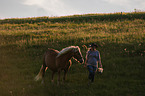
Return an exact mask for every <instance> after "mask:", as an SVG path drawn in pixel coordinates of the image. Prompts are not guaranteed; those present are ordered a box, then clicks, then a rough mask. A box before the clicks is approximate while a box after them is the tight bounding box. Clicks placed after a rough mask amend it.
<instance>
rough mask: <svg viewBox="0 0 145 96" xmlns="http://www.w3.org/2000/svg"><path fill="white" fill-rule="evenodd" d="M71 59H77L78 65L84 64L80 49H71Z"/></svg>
mask: <svg viewBox="0 0 145 96" xmlns="http://www.w3.org/2000/svg"><path fill="white" fill-rule="evenodd" d="M73 57H74V58H75V59H77V60H78V61H79V62H80V63H83V62H84V59H83V57H82V53H81V51H80V48H79V47H78V46H76V48H74V49H73Z"/></svg>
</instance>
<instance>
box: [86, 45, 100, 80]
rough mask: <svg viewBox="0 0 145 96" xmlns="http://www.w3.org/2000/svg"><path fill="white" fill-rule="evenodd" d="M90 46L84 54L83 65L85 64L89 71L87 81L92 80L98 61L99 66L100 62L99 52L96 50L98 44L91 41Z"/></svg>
mask: <svg viewBox="0 0 145 96" xmlns="http://www.w3.org/2000/svg"><path fill="white" fill-rule="evenodd" d="M90 47H91V48H90V49H89V50H88V51H87V54H86V60H85V67H86V66H87V69H88V71H89V82H94V76H95V73H96V71H97V68H98V63H99V65H100V66H99V67H101V68H102V64H101V57H100V52H99V51H98V50H96V48H97V47H98V46H97V45H96V44H95V43H92V44H91V45H90Z"/></svg>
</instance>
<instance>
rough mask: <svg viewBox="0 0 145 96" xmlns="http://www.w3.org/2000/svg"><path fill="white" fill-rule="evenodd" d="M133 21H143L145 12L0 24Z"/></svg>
mask: <svg viewBox="0 0 145 96" xmlns="http://www.w3.org/2000/svg"><path fill="white" fill-rule="evenodd" d="M125 19H127V20H134V19H145V12H132V13H124V12H120V13H110V14H86V15H73V16H62V17H33V18H12V19H4V20H0V24H6V23H8V24H24V23H29V24H34V23H40V22H50V23H56V22H58V23H65V22H74V23H82V22H90V23H91V22H97V21H116V20H125Z"/></svg>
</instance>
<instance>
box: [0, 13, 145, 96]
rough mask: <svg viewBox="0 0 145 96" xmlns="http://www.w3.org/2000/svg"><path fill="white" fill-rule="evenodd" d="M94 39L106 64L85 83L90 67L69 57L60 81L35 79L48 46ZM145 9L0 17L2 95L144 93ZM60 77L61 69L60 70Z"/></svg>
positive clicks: (137, 95) (85, 44) (118, 95)
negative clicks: (65, 77)
mask: <svg viewBox="0 0 145 96" xmlns="http://www.w3.org/2000/svg"><path fill="white" fill-rule="evenodd" d="M94 42H95V43H97V44H98V46H99V47H98V49H97V50H99V51H100V54H101V61H102V65H103V68H104V72H103V73H102V74H98V73H96V76H95V82H94V83H93V84H91V85H90V86H88V85H87V84H88V71H87V69H86V68H84V67H83V64H82V65H81V64H79V63H78V62H77V61H75V60H73V59H72V62H73V64H72V66H71V68H70V70H69V71H68V74H67V79H66V81H65V83H64V84H60V86H57V74H55V79H54V80H55V81H54V84H52V83H51V71H50V70H49V69H48V70H47V71H46V75H45V84H44V85H42V84H41V81H38V82H36V81H34V77H35V76H36V75H37V74H38V72H39V70H40V67H41V65H42V57H43V54H44V52H45V51H47V49H48V48H53V49H56V50H59V51H60V50H61V49H63V48H65V47H68V46H72V45H74V46H79V47H80V49H81V52H82V55H83V57H84V59H85V55H86V51H87V47H88V46H89V44H91V43H94ZM144 73H145V12H139V13H112V14H86V15H74V16H65V17H35V18H13V19H4V20H0V96H145V75H144ZM62 75H63V73H62Z"/></svg>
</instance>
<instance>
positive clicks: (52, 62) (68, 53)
mask: <svg viewBox="0 0 145 96" xmlns="http://www.w3.org/2000/svg"><path fill="white" fill-rule="evenodd" d="M72 57H74V58H75V59H76V60H78V61H79V62H80V63H83V62H84V59H83V57H82V54H81V51H80V48H79V47H78V46H70V47H66V48H64V49H62V50H61V51H60V52H59V51H57V50H54V49H49V48H48V51H47V52H45V54H44V57H43V65H42V67H41V69H40V71H39V73H38V75H37V76H36V77H35V80H36V81H37V80H39V79H42V83H43V82H44V75H45V71H46V70H47V67H48V68H49V69H50V70H51V71H52V82H53V77H54V74H55V73H56V72H58V84H59V83H60V73H61V71H62V70H64V77H63V80H65V77H66V73H67V71H68V70H69V68H70V66H71V60H70V59H71V58H72Z"/></svg>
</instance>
